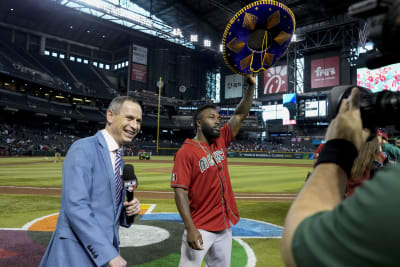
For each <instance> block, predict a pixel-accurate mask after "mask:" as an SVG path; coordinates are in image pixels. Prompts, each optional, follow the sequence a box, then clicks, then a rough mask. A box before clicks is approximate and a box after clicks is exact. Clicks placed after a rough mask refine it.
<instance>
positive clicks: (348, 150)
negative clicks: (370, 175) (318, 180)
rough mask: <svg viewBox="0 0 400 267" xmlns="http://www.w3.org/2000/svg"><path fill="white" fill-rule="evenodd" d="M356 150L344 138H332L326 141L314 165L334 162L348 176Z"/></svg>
mask: <svg viewBox="0 0 400 267" xmlns="http://www.w3.org/2000/svg"><path fill="white" fill-rule="evenodd" d="M357 154H358V151H357V149H356V147H355V146H354V144H353V143H352V142H350V141H347V140H344V139H333V140H329V141H328V142H326V144H325V145H324V147H323V148H322V151H321V153H320V154H319V157H318V160H317V162H316V163H315V166H314V167H316V166H317V165H318V164H321V163H335V164H337V165H339V167H341V168H342V169H343V170H344V171H345V172H346V174H347V177H348V178H350V174H351V168H352V167H353V163H354V160H355V159H356V157H357Z"/></svg>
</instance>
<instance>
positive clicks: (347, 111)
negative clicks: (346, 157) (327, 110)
mask: <svg viewBox="0 0 400 267" xmlns="http://www.w3.org/2000/svg"><path fill="white" fill-rule="evenodd" d="M359 100H360V90H359V89H358V88H357V87H354V88H353V89H352V91H351V95H350V96H349V98H348V99H343V101H342V103H341V105H340V109H339V112H338V114H337V115H336V117H335V119H333V120H332V121H331V123H330V124H329V127H328V130H327V131H326V134H325V140H326V141H329V140H332V139H345V140H348V141H350V142H352V143H353V144H354V145H355V147H356V148H357V150H360V147H361V145H362V144H363V143H364V142H365V141H366V140H367V138H368V136H369V130H367V129H363V127H362V121H361V113H360V106H359Z"/></svg>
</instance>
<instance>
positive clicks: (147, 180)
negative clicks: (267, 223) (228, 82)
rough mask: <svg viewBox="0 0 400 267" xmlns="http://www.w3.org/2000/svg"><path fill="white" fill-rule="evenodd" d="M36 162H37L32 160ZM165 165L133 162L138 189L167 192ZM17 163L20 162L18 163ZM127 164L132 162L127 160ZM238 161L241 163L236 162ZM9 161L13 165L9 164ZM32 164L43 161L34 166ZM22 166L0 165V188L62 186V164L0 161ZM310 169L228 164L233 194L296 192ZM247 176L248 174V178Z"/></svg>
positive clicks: (168, 166)
mask: <svg viewBox="0 0 400 267" xmlns="http://www.w3.org/2000/svg"><path fill="white" fill-rule="evenodd" d="M34 159H36V160H34ZM153 159H155V160H162V161H165V163H159V162H157V163H153V162H152V161H151V160H150V161H138V160H135V162H134V163H133V164H134V166H135V173H136V175H137V176H138V179H139V187H138V189H139V190H157V191H169V190H171V189H170V177H171V170H172V166H173V162H172V158H171V157H166V156H164V157H153ZM18 160H19V161H18ZM125 160H126V161H130V160H132V158H131V157H126V158H125ZM239 160H240V161H239ZM10 161H12V162H10ZM229 161H232V162H241V163H243V164H246V163H247V162H249V163H253V162H259V163H286V164H290V163H292V164H299V163H300V162H302V163H303V164H308V163H310V162H311V161H309V160H290V159H287V160H277V159H237V158H232V159H229ZM32 162H42V163H41V164H35V163H32ZM8 163H24V164H18V165H8V166H7V165H0V185H8V186H10V185H12V186H33V187H61V167H62V164H61V163H53V162H49V161H46V160H43V158H41V157H38V158H18V159H15V158H0V164H8ZM310 170H311V165H310V167H290V168H287V167H282V166H252V165H229V173H230V177H231V180H232V185H233V188H234V191H235V192H259V193H263V192H286V193H296V192H298V191H299V189H300V188H301V186H302V185H303V183H304V180H305V176H306V174H307V172H308V171H310ZM249 174H251V175H250V176H249Z"/></svg>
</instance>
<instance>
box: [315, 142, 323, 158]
mask: <svg viewBox="0 0 400 267" xmlns="http://www.w3.org/2000/svg"><path fill="white" fill-rule="evenodd" d="M324 145H325V143H321V144H319V146H318V148H317V150H315V153H314V159H317V158H318V157H319V154H320V153H321V151H322V148H323V147H324Z"/></svg>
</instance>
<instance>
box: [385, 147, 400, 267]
mask: <svg viewBox="0 0 400 267" xmlns="http://www.w3.org/2000/svg"><path fill="white" fill-rule="evenodd" d="M382 151H383V152H385V153H386V154H387V155H388V156H389V159H390V160H394V161H397V162H400V148H398V147H397V146H395V145H392V144H387V143H383V144H382ZM399 265H400V264H399Z"/></svg>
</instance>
